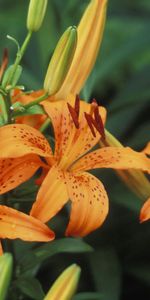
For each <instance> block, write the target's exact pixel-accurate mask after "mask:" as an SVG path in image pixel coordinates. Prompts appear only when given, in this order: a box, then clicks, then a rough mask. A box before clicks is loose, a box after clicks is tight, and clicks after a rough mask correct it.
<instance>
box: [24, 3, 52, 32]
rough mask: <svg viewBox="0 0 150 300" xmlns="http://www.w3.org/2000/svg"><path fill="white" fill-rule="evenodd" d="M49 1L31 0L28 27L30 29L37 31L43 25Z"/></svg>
mask: <svg viewBox="0 0 150 300" xmlns="http://www.w3.org/2000/svg"><path fill="white" fill-rule="evenodd" d="M47 3H48V1H47V0H30V4H29V9H28V17H27V28H28V30H29V31H37V30H39V28H40V27H41V25H42V22H43V19H44V16H45V12H46V7H47Z"/></svg>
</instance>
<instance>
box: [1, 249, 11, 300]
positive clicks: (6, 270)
mask: <svg viewBox="0 0 150 300" xmlns="http://www.w3.org/2000/svg"><path fill="white" fill-rule="evenodd" d="M11 274H12V256H11V254H10V253H5V254H4V255H2V256H0V299H1V300H4V299H5V298H6V294H7V291H8V286H9V283H10V279H11Z"/></svg>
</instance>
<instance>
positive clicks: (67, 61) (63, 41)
mask: <svg viewBox="0 0 150 300" xmlns="http://www.w3.org/2000/svg"><path fill="white" fill-rule="evenodd" d="M76 46H77V29H76V27H75V26H71V27H69V28H68V29H67V30H66V31H65V32H64V34H63V35H62V37H61V38H60V40H59V42H58V44H57V46H56V49H55V51H54V54H53V56H52V58H51V61H50V63H49V67H48V70H47V73H46V77H45V81H44V89H45V91H46V92H47V93H48V94H49V95H54V94H55V93H56V92H57V91H58V90H59V89H60V88H61V86H62V84H63V82H64V80H65V78H66V76H67V73H68V71H69V69H70V66H71V63H72V60H73V57H74V53H75V50H76Z"/></svg>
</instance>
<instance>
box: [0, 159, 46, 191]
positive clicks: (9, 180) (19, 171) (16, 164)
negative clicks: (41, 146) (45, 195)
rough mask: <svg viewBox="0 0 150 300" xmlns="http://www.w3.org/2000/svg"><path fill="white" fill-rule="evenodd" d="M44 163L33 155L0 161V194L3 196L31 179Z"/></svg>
mask: <svg viewBox="0 0 150 300" xmlns="http://www.w3.org/2000/svg"><path fill="white" fill-rule="evenodd" d="M41 166H44V163H43V162H42V161H41V160H40V158H39V157H38V156H37V155H35V154H29V155H25V156H23V157H20V158H7V159H0V194H4V193H6V192H8V191H10V190H12V189H14V188H15V187H17V186H19V185H20V184H21V183H23V182H25V181H27V180H28V179H29V178H31V177H32V176H33V175H34V173H35V172H36V171H37V170H38V169H39V167H41Z"/></svg>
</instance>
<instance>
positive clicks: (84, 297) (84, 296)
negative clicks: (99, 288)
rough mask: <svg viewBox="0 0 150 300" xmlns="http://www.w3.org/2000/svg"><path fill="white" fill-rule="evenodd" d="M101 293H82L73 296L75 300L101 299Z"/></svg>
mask: <svg viewBox="0 0 150 300" xmlns="http://www.w3.org/2000/svg"><path fill="white" fill-rule="evenodd" d="M101 299H102V294H100V293H80V294H77V295H76V296H74V297H73V300H101Z"/></svg>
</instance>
